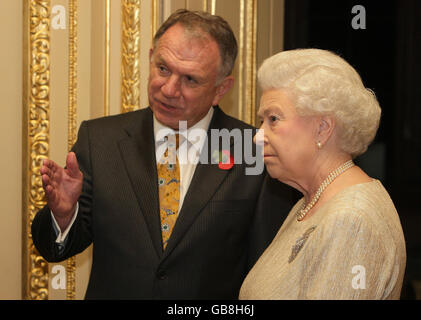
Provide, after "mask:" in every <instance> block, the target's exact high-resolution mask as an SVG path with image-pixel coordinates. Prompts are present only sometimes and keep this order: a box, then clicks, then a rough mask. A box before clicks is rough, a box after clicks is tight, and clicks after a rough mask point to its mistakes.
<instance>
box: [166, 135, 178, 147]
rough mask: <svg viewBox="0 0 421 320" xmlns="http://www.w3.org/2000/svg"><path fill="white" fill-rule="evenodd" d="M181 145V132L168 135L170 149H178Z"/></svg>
mask: <svg viewBox="0 0 421 320" xmlns="http://www.w3.org/2000/svg"><path fill="white" fill-rule="evenodd" d="M179 146H180V134H179V133H176V134H171V135H169V136H168V149H170V150H171V149H175V150H177V149H178V147H179Z"/></svg>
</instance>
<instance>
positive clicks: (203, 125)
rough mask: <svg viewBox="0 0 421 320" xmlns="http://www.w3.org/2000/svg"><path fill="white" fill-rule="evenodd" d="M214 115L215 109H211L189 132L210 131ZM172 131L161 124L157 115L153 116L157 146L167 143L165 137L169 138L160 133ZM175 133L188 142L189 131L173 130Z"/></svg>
mask: <svg viewBox="0 0 421 320" xmlns="http://www.w3.org/2000/svg"><path fill="white" fill-rule="evenodd" d="M213 113H214V108H213V107H211V108H210V109H209V111H208V113H207V114H206V115H205V116H204V117H203V118H202V119H201V120H200V121H199V122H198V123H196V124H195V125H194V126H192V127H190V128H188V129H187V131H189V130H193V129H201V130H203V131H204V132H207V131H208V128H209V124H210V122H211V120H212V116H213ZM161 130H162V131H161ZM171 130H172V129H171V128H169V127H167V126H165V125H163V124H162V123H161V122H159V121H158V120H157V119H156V117H155V114H154V115H153V131H154V137H155V143H156V144H160V143H163V142H165V139H164V138H165V136H167V134H159V135H158V133H159V132H160V131H161V132H165V133H168V132H169V131H171ZM172 131H174V133H179V134H180V135H182V136H183V140H184V139H185V140H188V132H187V131H178V130H172Z"/></svg>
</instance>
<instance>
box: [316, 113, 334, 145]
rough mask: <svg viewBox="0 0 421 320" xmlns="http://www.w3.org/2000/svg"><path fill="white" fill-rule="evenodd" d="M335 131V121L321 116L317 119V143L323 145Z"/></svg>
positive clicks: (329, 117)
mask: <svg viewBox="0 0 421 320" xmlns="http://www.w3.org/2000/svg"><path fill="white" fill-rule="evenodd" d="M334 129H335V119H334V118H333V117H331V116H323V117H320V118H319V124H318V142H320V143H321V144H322V145H325V144H326V143H327V141H328V140H329V138H330V137H331V136H332V134H333V130H334Z"/></svg>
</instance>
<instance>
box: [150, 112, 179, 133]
mask: <svg viewBox="0 0 421 320" xmlns="http://www.w3.org/2000/svg"><path fill="white" fill-rule="evenodd" d="M154 114H155V118H156V120H158V121H159V123H161V124H162V125H164V126H166V127H169V128H171V129H174V130H178V127H179V121H180V120H179V119H178V118H177V117H174V116H171V115H167V114H162V113H161V112H156V111H154Z"/></svg>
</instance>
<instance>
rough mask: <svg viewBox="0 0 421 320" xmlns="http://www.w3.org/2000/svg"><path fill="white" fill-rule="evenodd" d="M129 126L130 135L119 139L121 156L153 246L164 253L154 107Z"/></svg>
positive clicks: (141, 114)
mask: <svg viewBox="0 0 421 320" xmlns="http://www.w3.org/2000/svg"><path fill="white" fill-rule="evenodd" d="M139 115H140V116H139V117H137V118H136V119H135V120H136V121H133V123H131V124H130V125H129V126H128V127H127V128H125V130H126V132H127V138H125V139H122V140H121V141H120V142H119V148H120V153H121V157H122V158H123V162H124V166H125V169H126V171H127V175H128V176H129V179H130V182H131V185H132V187H133V190H134V192H135V194H136V198H137V201H138V202H139V206H140V209H141V211H142V214H143V216H144V218H145V221H146V224H147V227H148V229H149V233H150V236H151V238H152V242H153V245H154V247H155V250H156V252H157V254H158V257H161V256H162V240H161V227H160V218H159V199H158V182H157V170H156V159H155V138H154V133H153V117H152V116H153V115H152V111H151V110H150V109H147V110H145V111H142V112H139Z"/></svg>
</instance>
